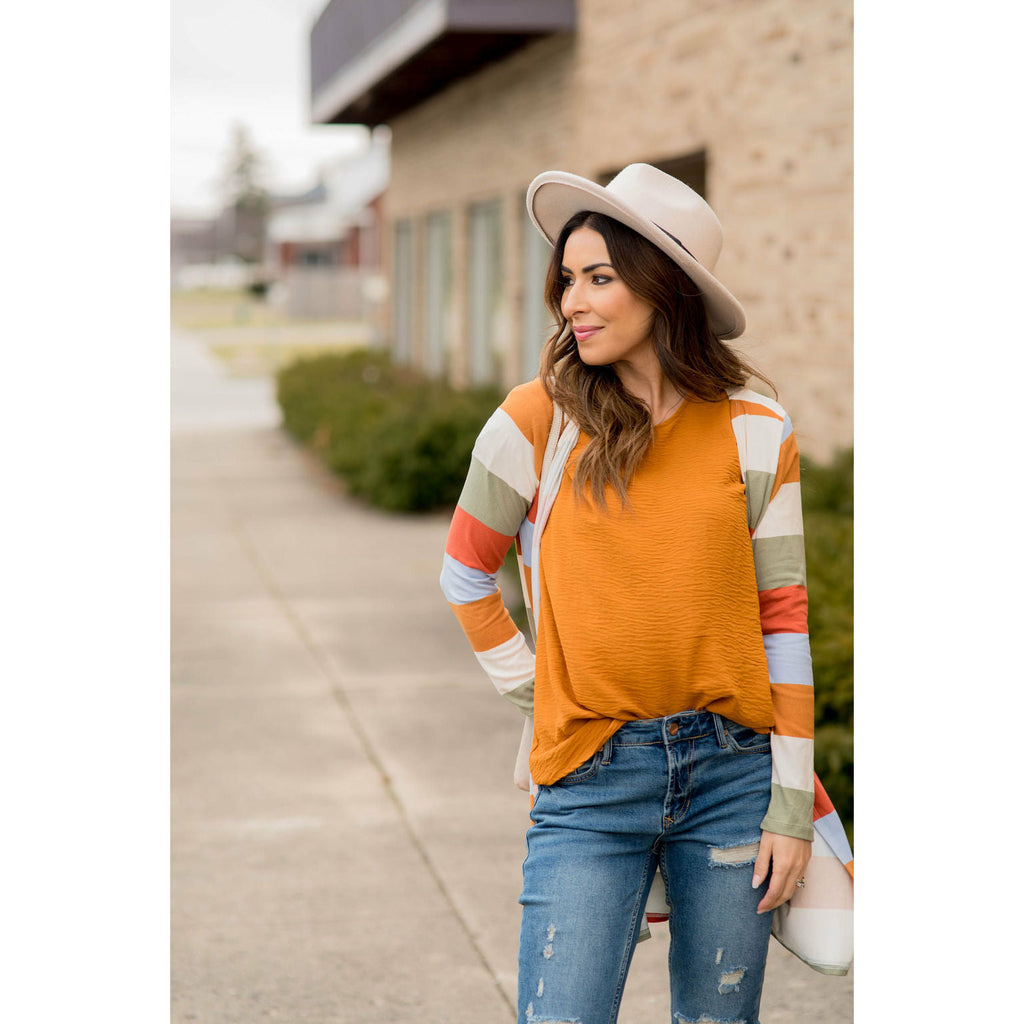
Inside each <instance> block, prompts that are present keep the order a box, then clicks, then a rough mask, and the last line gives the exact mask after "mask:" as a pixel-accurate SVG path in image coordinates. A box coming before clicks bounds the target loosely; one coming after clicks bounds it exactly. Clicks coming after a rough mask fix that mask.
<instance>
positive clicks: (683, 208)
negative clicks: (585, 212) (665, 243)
mask: <svg viewBox="0 0 1024 1024" xmlns="http://www.w3.org/2000/svg"><path fill="white" fill-rule="evenodd" d="M605 190H606V191H607V192H609V193H611V194H612V195H614V196H617V197H618V198H620V199H622V200H623V202H625V203H628V204H629V205H630V206H631V207H632V208H633V209H634V210H636V211H637V213H640V214H642V215H643V216H644V217H646V218H647V219H648V220H651V221H653V222H654V223H655V224H656V225H657V226H658V227H659V228H661V229H662V231H667V232H668V233H669V234H670V235H673V236H674V237H675V239H676V241H677V242H679V243H680V244H681V245H682V246H683V247H684V248H685V249H686V250H687V251H688V252H689V253H690V255H691V256H692V257H693V258H694V259H695V260H697V262H698V263H700V265H701V266H702V267H705V268H706V269H707V270H714V269H715V264H716V263H717V262H718V257H719V254H720V253H721V251H722V240H723V236H722V225H721V223H720V222H719V220H718V218H717V217H716V216H715V212H714V210H712V209H711V207H710V206H708V204H707V203H706V202H705V201H704V200H703V199H702V198H701V197H700V196H699V195H698V194H697V193H696V192H694V190H693V189H692V188H690V186H689V185H686V184H684V183H683V182H681V181H680V180H679V179H678V178H673V177H672V175H671V174H666V173H665V172H664V171H659V170H658V168H657V167H652V166H651V165H650V164H629V165H628V166H627V167H624V168H623V169H622V170H621V171H619V173H618V174H616V175H615V177H614V178H612V180H611V181H610V182H608V184H607V185H606V186H605Z"/></svg>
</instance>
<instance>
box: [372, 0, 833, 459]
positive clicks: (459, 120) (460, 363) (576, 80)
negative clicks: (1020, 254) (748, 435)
mask: <svg viewBox="0 0 1024 1024" xmlns="http://www.w3.org/2000/svg"><path fill="white" fill-rule="evenodd" d="M577 10H578V29H577V32H576V33H574V34H573V35H571V36H558V37H551V38H548V39H544V40H541V41H539V42H537V43H534V44H532V45H531V46H529V47H527V48H525V49H524V50H521V51H519V52H518V53H515V54H513V55H512V56H511V57H509V58H507V59H505V60H503V61H501V62H500V63H498V64H495V65H492V66H490V67H488V68H486V69H484V70H483V71H481V72H480V73H478V74H476V75H474V76H473V77H472V78H469V79H465V80H463V81H460V82H457V83H455V84H454V85H453V86H451V87H450V88H448V89H447V90H445V91H444V92H442V93H441V94H439V95H437V96H435V97H434V98H432V99H430V100H428V101H427V102H425V103H423V104H421V105H420V106H418V107H416V108H413V109H412V110H411V111H409V112H408V113H407V114H405V115H403V116H402V117H400V118H397V119H396V120H395V121H394V123H393V124H392V125H391V129H392V150H391V161H392V162H391V167H392V176H391V184H390V186H389V189H388V192H387V194H386V197H385V215H386V218H387V219H388V221H389V222H390V223H394V221H395V220H397V219H399V218H411V219H412V220H413V222H414V223H421V222H422V219H423V218H424V217H425V216H426V214H427V213H429V212H431V211H433V210H449V211H451V213H452V214H453V243H454V252H453V269H454V272H455V273H454V283H453V308H454V312H455V315H454V316H453V318H452V321H453V322H452V339H451V344H452V349H453V358H452V361H451V366H452V376H453V378H454V379H455V380H456V381H460V380H464V379H465V365H466V356H465V352H466V346H467V344H468V339H467V337H466V324H465V316H464V314H463V311H464V309H465V301H466V285H465V277H466V258H467V253H466V248H465V247H466V211H467V208H468V206H469V205H470V204H471V203H474V202H478V201H483V200H490V199H495V198H500V199H502V200H503V202H504V207H503V209H504V227H505V231H504V234H503V243H504V251H505V279H506V287H507V290H508V292H507V296H506V302H505V304H504V308H505V309H506V310H507V315H508V324H507V325H506V334H507V344H508V346H509V348H510V351H509V358H508V360H507V362H506V379H505V381H504V383H505V384H507V385H509V386H511V385H513V384H515V383H517V382H518V381H519V379H520V375H519V374H518V373H517V368H518V365H519V364H518V359H517V358H516V355H517V346H518V338H519V321H518V316H519V300H520V298H521V290H522V284H523V282H522V281H521V279H520V270H519V268H520V266H521V251H522V244H521V241H522V240H521V236H520V230H521V224H522V221H521V216H520V211H521V206H522V202H523V196H524V193H525V189H526V186H527V185H528V184H529V182H530V181H531V179H532V178H533V177H534V176H535V175H536V174H537V173H539V172H540V171H542V170H549V169H558V170H565V171H571V172H574V173H577V174H582V175H584V176H586V177H590V178H594V177H597V176H598V175H601V174H603V173H609V172H614V171H616V170H618V169H619V168H621V167H622V166H624V165H625V164H628V163H632V162H636V161H648V162H658V161H662V160H668V159H673V158H678V157H682V156H685V155H687V154H691V153H695V152H699V151H704V152H705V154H706V160H707V170H706V174H707V199H708V201H709V202H710V203H711V205H712V206H713V207H714V209H715V211H716V213H717V214H718V215H719V218H720V219H721V221H722V224H723V227H724V229H725V248H724V250H723V253H722V257H721V259H720V261H719V264H718V267H717V268H716V272H717V273H718V274H719V276H720V277H721V279H722V280H723V282H725V284H726V285H727V286H728V287H729V289H730V290H731V291H732V292H733V293H734V294H735V295H736V296H737V297H738V298H739V299H740V301H741V302H742V303H743V305H744V307H745V309H746V311H747V325H748V326H747V332H746V334H745V335H744V336H743V337H742V338H740V339H739V340H738V341H737V342H735V344H736V345H737V347H738V348H740V349H741V350H743V351H744V352H745V354H747V356H748V357H749V358H750V359H751V360H752V361H753V362H754V363H755V364H756V365H758V366H759V367H760V368H762V369H763V370H764V371H765V372H766V373H767V374H768V375H769V376H770V377H771V378H772V379H773V380H774V382H775V384H776V385H777V387H778V390H779V398H780V400H781V401H782V403H783V404H784V405H785V406H786V407H787V408H788V409H789V411H790V413H791V415H792V417H793V420H794V422H795V424H796V427H797V431H798V434H799V436H800V438H801V446H802V448H803V449H804V450H805V451H806V452H807V453H808V454H810V455H812V456H814V457H818V458H827V457H828V456H829V455H830V453H831V451H832V450H833V449H834V448H835V447H838V446H845V445H849V444H851V443H852V439H853V422H852V420H853V414H852V342H853V294H852V292H853V111H852V105H853V101H852V75H853V27H852V4H851V3H850V2H849V0H676V2H664V0H640V2H638V3H636V4H623V3H621V2H620V0H614V2H613V0H578V2H577ZM421 346H422V339H421V338H420V339H418V338H417V337H416V336H415V335H414V337H413V353H414V359H415V358H416V353H417V352H418V351H420V348H421Z"/></svg>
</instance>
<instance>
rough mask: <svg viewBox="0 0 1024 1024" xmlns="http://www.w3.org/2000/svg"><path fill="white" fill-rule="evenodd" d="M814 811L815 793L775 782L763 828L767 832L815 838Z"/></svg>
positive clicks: (762, 823)
mask: <svg viewBox="0 0 1024 1024" xmlns="http://www.w3.org/2000/svg"><path fill="white" fill-rule="evenodd" d="M813 812H814V794H813V793H809V792H807V791H806V790H803V789H788V788H787V787H785V786H780V785H779V784H778V783H777V782H773V783H772V798H771V800H770V801H769V803H768V813H767V814H765V816H764V820H763V821H762V822H761V828H762V829H764V830H765V831H766V832H776V833H778V834H779V835H784V836H793V837H795V838H796V839H813V838H814V824H813Z"/></svg>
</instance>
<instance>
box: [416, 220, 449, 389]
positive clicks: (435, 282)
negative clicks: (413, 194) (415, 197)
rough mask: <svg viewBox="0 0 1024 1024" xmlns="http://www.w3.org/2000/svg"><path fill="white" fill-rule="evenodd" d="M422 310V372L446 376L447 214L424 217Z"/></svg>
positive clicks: (447, 358) (447, 339)
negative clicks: (424, 304) (423, 307)
mask: <svg viewBox="0 0 1024 1024" xmlns="http://www.w3.org/2000/svg"><path fill="white" fill-rule="evenodd" d="M423 273H424V285H425V292H426V294H425V299H426V310H425V318H424V324H423V337H424V346H425V351H424V359H423V369H424V370H425V371H426V372H427V373H428V374H429V375H430V376H432V377H444V376H447V374H448V364H449V359H450V352H451V335H452V321H451V317H452V311H451V301H452V221H451V216H450V214H448V213H432V214H430V215H429V216H428V217H427V258H426V263H425V265H424V268H423Z"/></svg>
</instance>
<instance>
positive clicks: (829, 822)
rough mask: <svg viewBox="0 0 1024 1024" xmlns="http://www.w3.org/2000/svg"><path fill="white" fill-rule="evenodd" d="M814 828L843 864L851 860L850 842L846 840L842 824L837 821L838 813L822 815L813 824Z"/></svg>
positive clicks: (830, 812) (832, 812)
mask: <svg viewBox="0 0 1024 1024" xmlns="http://www.w3.org/2000/svg"><path fill="white" fill-rule="evenodd" d="M814 827H815V828H816V829H817V830H818V834H819V835H820V836H821V838H822V839H824V840H825V842H826V843H828V845H829V847H830V849H831V850H832V852H833V853H834V854H835V855H836V856H837V857H838V858H839V859H840V860H841V861H842V862H843V863H844V864H845V863H846V862H847V861H850V860H853V851H852V850H851V849H850V840H849V839H847V838H846V831H845V830H844V829H843V823H842V822H841V821H840V820H839V814H838V812H836V811H829V812H828V814H824V815H822V816H821V817H820V818H819V819H818V820H817V821H816V822H815V823H814Z"/></svg>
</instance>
